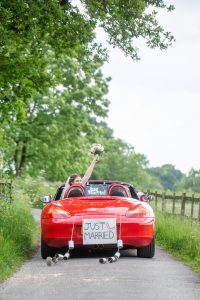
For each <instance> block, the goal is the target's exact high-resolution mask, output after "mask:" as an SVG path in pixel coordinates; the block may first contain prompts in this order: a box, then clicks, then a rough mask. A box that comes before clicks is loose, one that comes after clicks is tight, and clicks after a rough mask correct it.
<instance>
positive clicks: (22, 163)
mask: <svg viewBox="0 0 200 300" xmlns="http://www.w3.org/2000/svg"><path fill="white" fill-rule="evenodd" d="M26 158H27V141H23V145H22V150H21V158H20V162H19V168H18V171H17V176H21V175H22V174H23V172H24V167H25V163H26Z"/></svg>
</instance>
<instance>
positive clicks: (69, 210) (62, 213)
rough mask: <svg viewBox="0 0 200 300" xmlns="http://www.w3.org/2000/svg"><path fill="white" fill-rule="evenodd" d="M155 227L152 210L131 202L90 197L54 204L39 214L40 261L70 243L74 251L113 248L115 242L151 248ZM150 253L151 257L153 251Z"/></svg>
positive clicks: (111, 198) (144, 205)
mask: <svg viewBox="0 0 200 300" xmlns="http://www.w3.org/2000/svg"><path fill="white" fill-rule="evenodd" d="M154 223H155V218H154V214H153V210H152V208H151V207H150V206H149V205H148V204H147V203H144V202H141V201H139V200H135V199H131V198H124V197H123V198H121V197H116V196H101V197H99V196H96V197H94V196H93V197H78V198H70V199H64V200H60V201H56V202H53V203H51V204H49V205H47V206H46V207H45V208H44V209H43V212H42V218H41V228H42V246H43V248H44V249H45V251H43V252H44V253H42V257H43V258H45V256H46V255H47V254H48V253H47V252H48V250H49V253H50V252H53V250H55V251H57V249H59V248H63V247H67V245H68V241H69V240H73V241H74V244H75V248H80V247H89V248H95V247H97V246H98V247H99V246H100V247H101V248H103V247H105V248H113V247H116V244H117V240H122V241H123V245H124V248H138V249H146V248H148V247H149V246H150V247H151V248H154ZM46 250H47V251H46ZM140 252H141V251H140V250H138V253H140ZM150 252H151V253H150V254H148V255H149V257H152V256H153V255H154V249H153V250H151V251H150ZM148 255H147V257H148ZM139 256H144V257H145V255H139Z"/></svg>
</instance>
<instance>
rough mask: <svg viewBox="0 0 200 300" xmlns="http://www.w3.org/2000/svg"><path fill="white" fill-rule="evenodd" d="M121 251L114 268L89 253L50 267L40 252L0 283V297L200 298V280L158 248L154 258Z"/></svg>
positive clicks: (18, 299)
mask: <svg viewBox="0 0 200 300" xmlns="http://www.w3.org/2000/svg"><path fill="white" fill-rule="evenodd" d="M36 218H37V219H38V220H39V213H38V211H36ZM121 253H122V257H121V258H120V259H119V261H118V262H116V263H112V264H105V265H102V264H100V263H99V261H98V258H99V257H100V256H99V255H94V254H93V255H92V254H88V253H86V254H84V255H82V256H80V255H77V254H76V255H74V256H73V257H72V258H70V259H69V260H68V261H59V262H58V263H57V264H56V265H54V266H52V267H48V266H47V265H46V261H45V260H43V259H41V257H40V249H39V250H38V251H37V253H35V255H34V256H33V258H32V259H31V260H29V261H27V262H26V263H25V264H24V265H23V267H22V268H21V269H20V270H19V271H18V272H17V273H15V274H14V276H13V277H12V278H10V279H8V280H7V281H5V282H4V283H3V284H1V285H0V299H1V300H24V299H27V300H28V299H30V300H57V299H59V300H68V299H70V300H71V299H72V300H73V299H75V300H76V299H77V300H79V299H84V300H85V299H86V300H87V299H89V300H90V299H94V300H100V299H101V300H102V299H105V300H106V299H109V300H111V299H123V300H124V299H125V300H126V299H137V300H140V299H148V300H153V299H158V300H160V299H172V300H174V299H180V300H183V299H190V300H199V299H200V277H199V276H197V275H196V274H195V273H194V272H193V271H192V270H191V269H190V268H188V267H186V266H185V265H183V264H182V263H180V262H178V261H176V260H175V259H174V258H173V257H171V256H170V255H168V254H167V253H166V252H165V251H163V250H161V249H159V248H157V249H156V255H155V257H154V258H153V259H144V258H138V257H137V256H136V251H135V250H129V251H121ZM104 254H107V253H104Z"/></svg>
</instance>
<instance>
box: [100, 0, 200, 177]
mask: <svg viewBox="0 0 200 300" xmlns="http://www.w3.org/2000/svg"><path fill="white" fill-rule="evenodd" d="M165 2H167V3H170V4H173V5H174V6H175V7H176V9H175V11H173V12H170V13H167V12H166V13H163V12H162V13H161V14H160V15H159V21H160V24H161V25H163V26H164V28H165V29H166V30H167V31H171V32H172V33H173V35H174V36H175V39H176V42H175V43H174V44H173V46H171V47H170V48H168V50H164V51H161V50H159V49H157V50H152V49H149V48H147V47H145V46H144V44H142V43H141V44H140V43H138V45H137V46H139V55H140V57H141V60H140V61H139V62H133V61H132V60H131V59H130V58H128V57H125V55H124V54H123V53H122V51H121V50H119V49H116V48H115V49H113V48H112V47H111V46H108V45H107V44H106V41H105V35H104V34H102V33H98V35H97V37H98V39H99V41H101V42H102V43H103V45H105V46H106V47H108V49H109V57H110V58H109V62H108V63H106V64H105V65H104V67H103V73H104V74H105V76H111V77H112V81H111V82H110V83H109V86H110V88H109V94H108V99H109V100H110V109H109V115H108V118H107V123H108V125H109V127H111V128H112V129H113V130H114V136H115V137H117V138H121V139H122V140H124V141H125V142H127V143H129V144H131V145H133V146H134V147H135V151H136V152H139V153H143V154H144V155H145V156H146V157H147V159H148V161H149V166H150V167H156V166H162V165H163V164H166V163H169V164H173V165H174V166H175V167H176V168H177V169H179V170H181V171H182V172H184V173H188V172H189V170H190V169H191V168H195V169H200V136H199V131H200V1H199V0H190V1H186V0H171V1H165Z"/></svg>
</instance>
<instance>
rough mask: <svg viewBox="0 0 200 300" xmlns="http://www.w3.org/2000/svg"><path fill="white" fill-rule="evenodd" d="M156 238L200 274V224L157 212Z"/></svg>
mask: <svg viewBox="0 0 200 300" xmlns="http://www.w3.org/2000/svg"><path fill="white" fill-rule="evenodd" d="M156 240H157V242H158V244H159V245H160V246H163V247H164V248H165V249H166V250H168V251H169V252H170V253H172V254H173V255H174V256H176V257H177V258H178V259H180V260H182V261H183V262H185V263H187V264H188V265H190V266H191V267H193V268H194V269H195V270H196V271H197V272H198V273H199V274H200V235H199V224H198V223H195V222H192V221H189V220H183V219H180V217H177V216H173V215H163V214H161V213H158V212H157V213H156Z"/></svg>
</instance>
